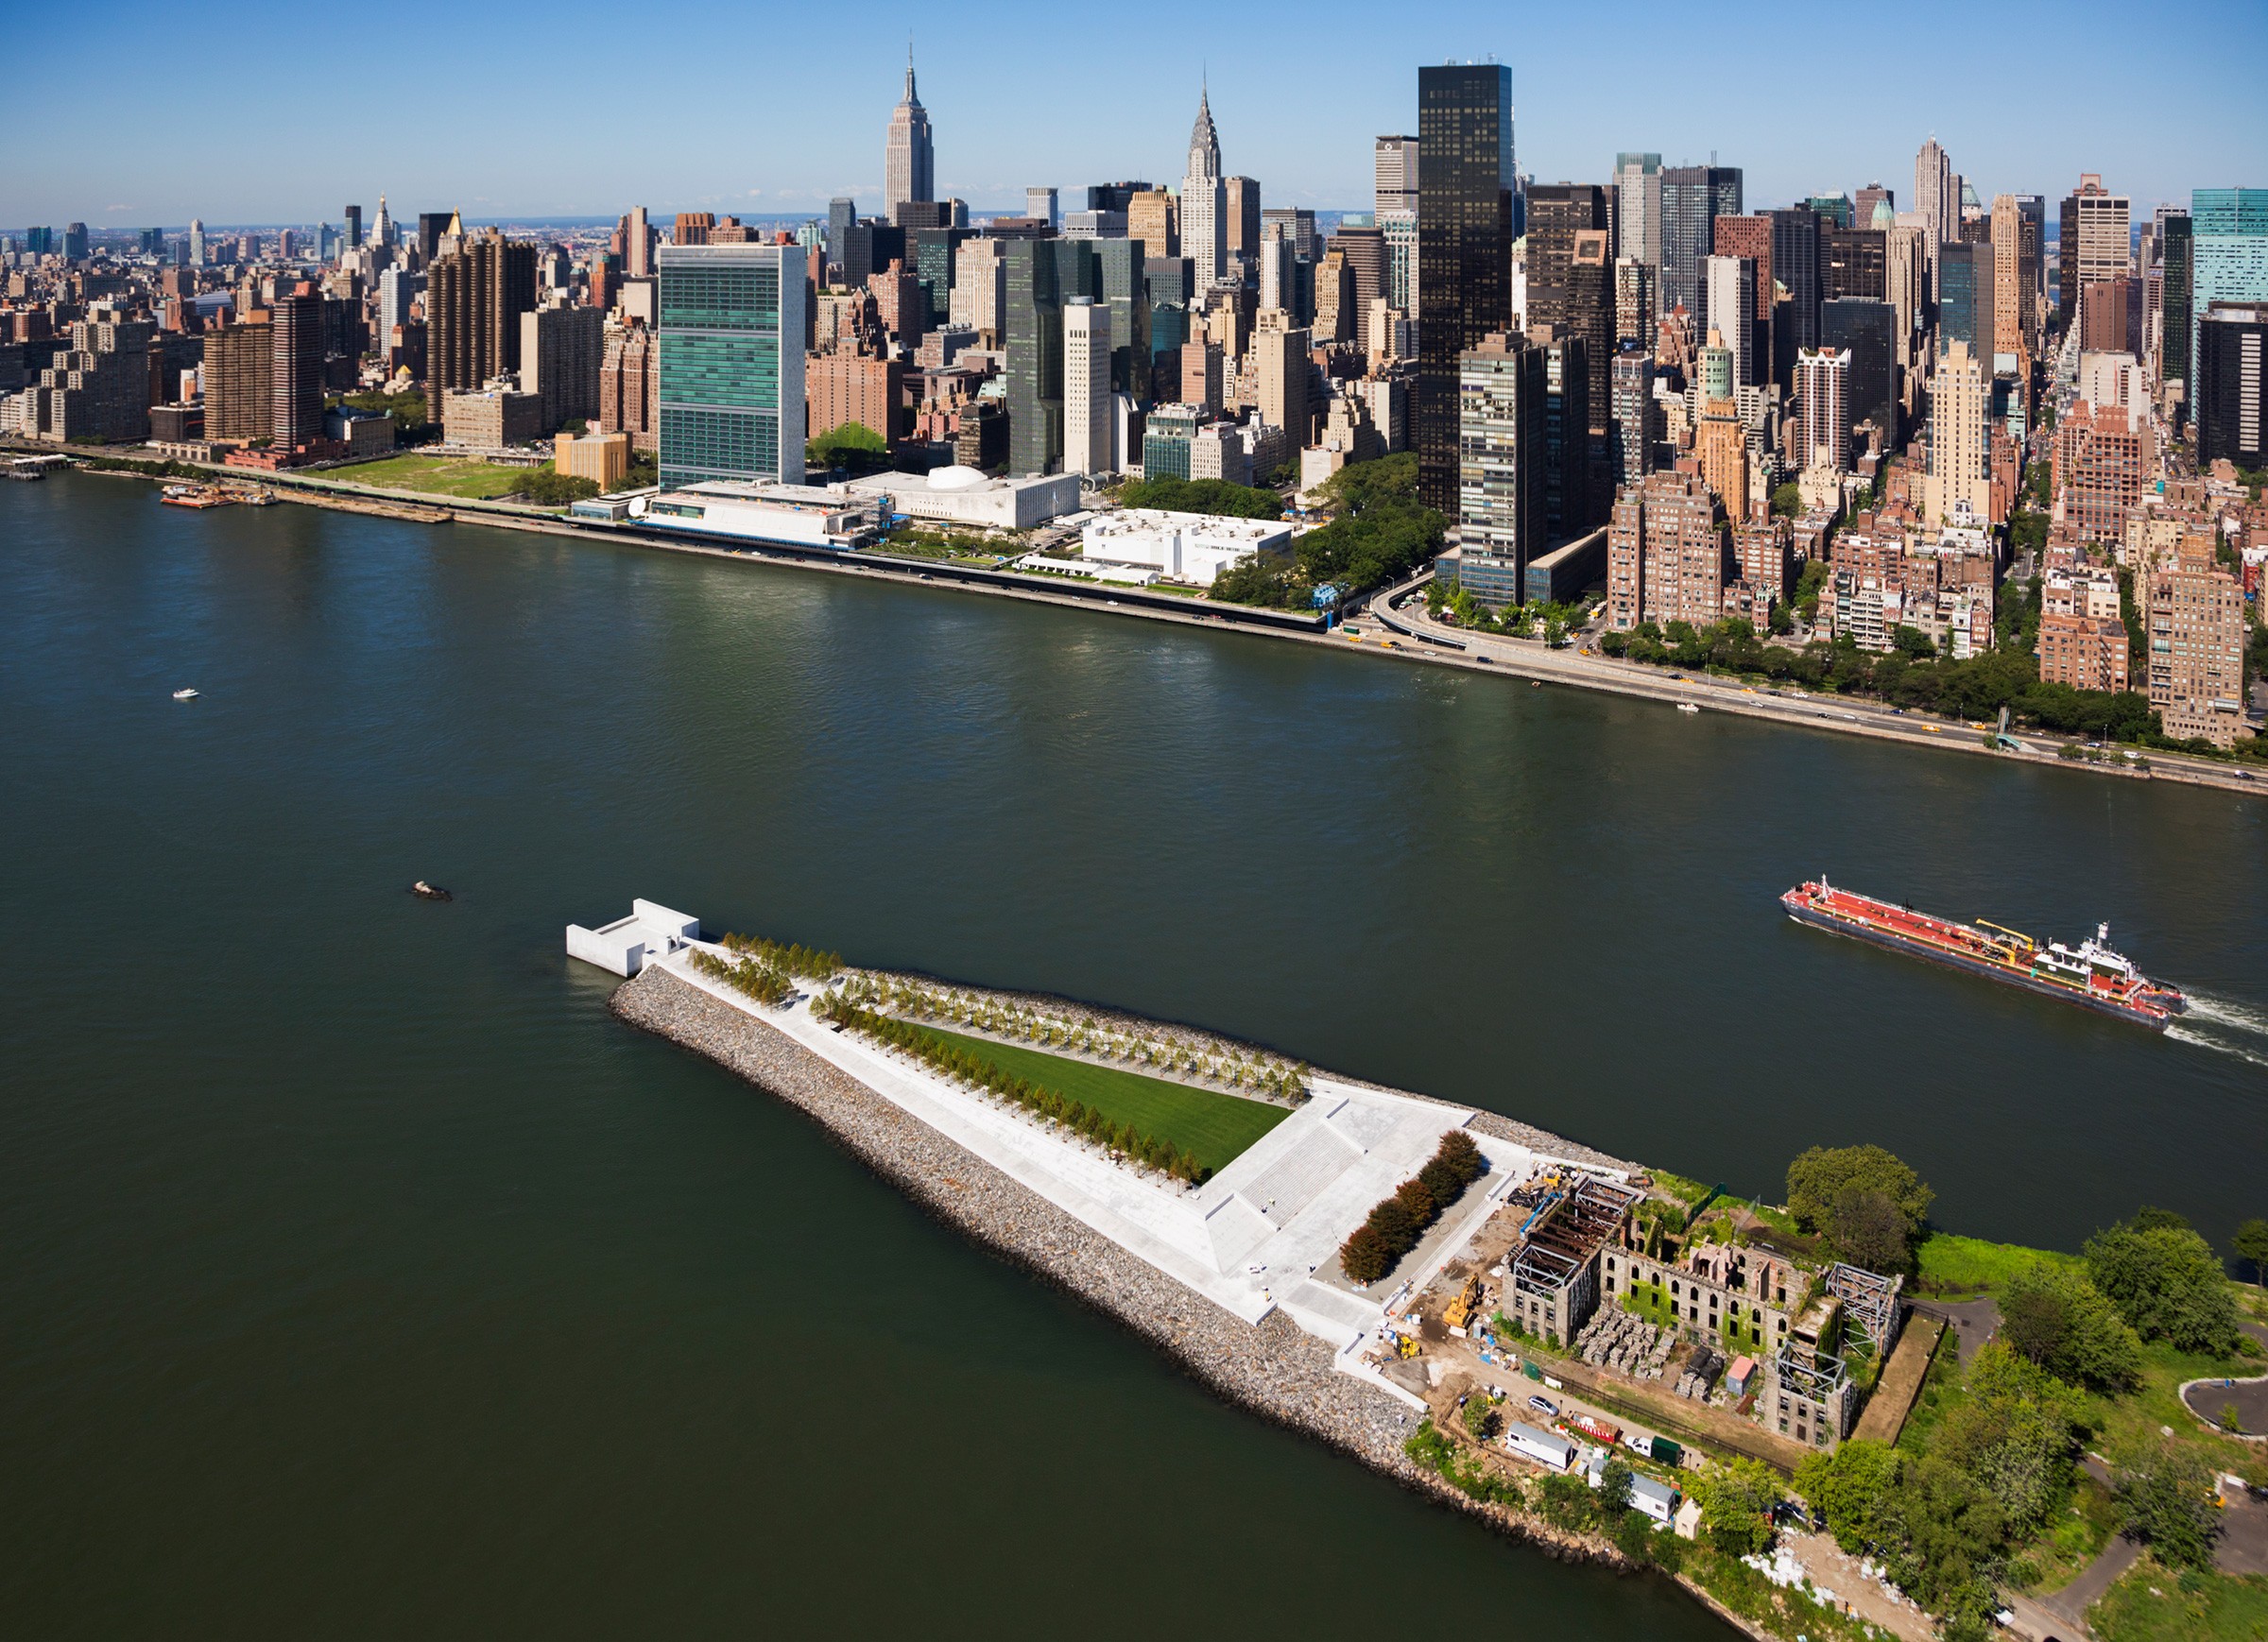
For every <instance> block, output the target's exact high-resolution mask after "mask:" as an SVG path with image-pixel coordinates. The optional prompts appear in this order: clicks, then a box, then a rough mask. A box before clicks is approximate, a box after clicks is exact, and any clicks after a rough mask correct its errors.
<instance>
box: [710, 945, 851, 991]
mask: <svg viewBox="0 0 2268 1642" xmlns="http://www.w3.org/2000/svg"><path fill="white" fill-rule="evenodd" d="M717 945H718V946H720V947H723V948H724V949H727V950H728V951H733V952H741V953H745V954H746V955H747V956H748V957H751V958H756V959H759V960H761V961H762V962H764V963H766V964H770V965H772V966H775V967H777V968H781V969H784V970H786V971H787V972H788V973H789V974H790V975H801V976H804V977H805V978H807V979H809V980H813V981H824V980H826V979H827V978H828V977H829V976H831V975H833V974H834V973H835V972H836V971H837V970H839V969H840V968H842V966H843V955H842V954H841V953H840V952H822V951H820V950H818V949H816V948H813V947H806V946H803V945H801V944H797V945H795V946H788V947H783V946H782V945H781V944H780V943H779V942H778V941H767V940H765V938H764V937H763V936H762V935H731V934H729V935H726V936H725V937H724V938H723V939H722V940H720V941H719V942H717Z"/></svg>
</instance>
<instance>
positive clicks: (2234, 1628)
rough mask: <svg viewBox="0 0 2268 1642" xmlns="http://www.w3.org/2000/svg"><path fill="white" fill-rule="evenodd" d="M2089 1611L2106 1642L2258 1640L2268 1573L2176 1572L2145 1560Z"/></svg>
mask: <svg viewBox="0 0 2268 1642" xmlns="http://www.w3.org/2000/svg"><path fill="white" fill-rule="evenodd" d="M2154 1589H2155V1590H2156V1592H2157V1593H2158V1594H2157V1595H2156V1596H2153V1595H2151V1592H2152V1591H2153V1590H2154ZM2088 1620H2089V1622H2090V1623H2091V1624H2092V1625H2093V1626H2094V1631H2095V1634H2096V1635H2097V1636H2100V1637H2101V1638H2103V1642H2257V1639H2258V1638H2259V1637H2262V1636H2268V1579H2261V1578H2260V1577H2259V1576H2258V1575H2257V1574H2256V1575H2252V1576H2249V1577H2245V1578H2235V1577H2232V1576H2230V1575H2227V1574H2208V1573H2197V1572H2194V1571H2191V1572H2188V1573H2181V1574H2174V1573H2171V1572H2169V1571H2168V1570H2166V1569H2165V1568H2162V1567H2160V1566H2158V1565H2157V1564H2156V1563H2154V1562H2150V1561H2148V1560H2144V1561H2142V1562H2139V1563H2137V1564H2135V1565H2134V1568H2133V1571H2132V1572H2130V1573H2128V1574H2127V1575H2126V1576H2125V1577H2124V1578H2123V1579H2122V1580H2120V1581H2119V1582H2118V1583H2117V1584H2115V1585H2113V1586H2111V1587H2110V1589H2109V1590H2108V1591H2107V1592H2105V1594H2104V1597H2103V1599H2102V1600H2101V1601H2100V1602H2097V1603H2096V1604H2095V1605H2094V1607H2092V1608H2091V1609H2089V1610H2088Z"/></svg>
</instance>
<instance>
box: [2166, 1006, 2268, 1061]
mask: <svg viewBox="0 0 2268 1642" xmlns="http://www.w3.org/2000/svg"><path fill="white" fill-rule="evenodd" d="M2191 1008H2192V1012H2193V1011H2194V1005H2192V1006H2191ZM2166 1035H2167V1036H2168V1037H2170V1038H2172V1039H2173V1041H2174V1042H2175V1043H2187V1044H2192V1045H2194V1046H2196V1047H2197V1048H2199V1049H2209V1050H2216V1051H2218V1052H2220V1053H2222V1054H2232V1055H2235V1056H2236V1057H2237V1059H2239V1060H2242V1061H2250V1062H2251V1063H2252V1064H2253V1065H2254V1066H2257V1067H2268V1054H2260V1053H2258V1052H2255V1051H2253V1050H2249V1049H2246V1048H2245V1047H2244V1046H2243V1045H2242V1044H2236V1043H2231V1042H2229V1041H2228V1039H2226V1038H2225V1037H2215V1036H2213V1035H2210V1034H2208V1033H2203V1032H2192V1031H2191V1030H2190V1029H2189V1028H2188V1027H2186V1026H2169V1027H2167V1028H2166Z"/></svg>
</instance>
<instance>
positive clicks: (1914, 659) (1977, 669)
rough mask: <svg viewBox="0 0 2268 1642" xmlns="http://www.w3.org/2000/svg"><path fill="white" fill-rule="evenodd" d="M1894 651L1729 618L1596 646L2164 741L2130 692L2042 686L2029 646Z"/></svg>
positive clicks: (1952, 711)
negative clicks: (1954, 652) (1963, 653)
mask: <svg viewBox="0 0 2268 1642" xmlns="http://www.w3.org/2000/svg"><path fill="white" fill-rule="evenodd" d="M1897 643H1898V648H1895V649H1893V650H1891V651H1889V652H1888V653H1887V654H1883V655H1873V654H1870V653H1868V652H1867V651H1864V650H1862V649H1860V648H1859V647H1858V644H1857V642H1856V641H1854V640H1852V639H1851V637H1850V636H1849V635H1848V634H1847V633H1846V634H1844V635H1842V636H1840V637H1839V638H1837V639H1835V640H1834V641H1831V642H1813V643H1811V644H1807V645H1805V646H1804V647H1803V648H1802V649H1800V650H1796V649H1792V648H1790V647H1789V646H1787V645H1785V644H1771V643H1766V642H1764V641H1762V640H1761V639H1759V638H1758V637H1757V634H1756V628H1755V625H1754V624H1752V623H1750V622H1748V621H1747V620H1745V619H1744V618H1742V617H1737V616H1736V617H1731V618H1728V619H1727V620H1726V621H1722V622H1718V623H1716V624H1713V625H1711V626H1708V627H1702V628H1695V627H1693V626H1692V625H1691V624H1688V623H1685V622H1672V623H1670V624H1668V626H1666V627H1659V626H1657V625H1656V624H1654V623H1651V622H1641V624H1639V625H1638V626H1637V627H1635V628H1633V629H1632V630H1631V631H1630V632H1627V633H1606V634H1603V635H1601V637H1600V639H1599V648H1600V649H1601V650H1602V651H1604V652H1605V653H1606V654H1607V655H1609V656H1623V657H1626V658H1628V659H1630V660H1633V661H1644V662H1648V663H1651V664H1653V665H1655V666H1663V667H1683V668H1701V667H1722V668H1724V669H1726V670H1727V671H1729V672H1733V673H1741V674H1761V675H1762V676H1764V677H1766V678H1773V679H1781V680H1786V681H1788V682H1792V683H1795V684H1799V685H1801V686H1803V687H1804V688H1805V689H1806V690H1827V691H1833V692H1835V693H1839V694H1846V695H1866V696H1873V697H1877V698H1879V699H1881V700H1882V701H1886V702H1888V703H1889V704H1890V705H1891V706H1893V707H1903V708H1909V709H1914V710H1920V711H1924V712H1941V713H1946V714H1948V715H1950V716H1954V717H1960V718H1971V719H1983V718H1992V717H1995V716H1996V715H1998V713H1999V712H2000V710H2001V709H2002V708H2003V707H2005V708H2007V709H2008V710H2009V711H2010V712H2011V713H2012V714H2013V715H2014V716H2015V717H2016V718H2017V719H2019V720H2020V721H2021V722H2023V723H2026V724H2031V725H2036V726H2038V727H2040V728H2042V729H2048V730H2056V731H2060V732H2063V733H2065V734H2080V735H2086V736H2088V737H2089V738H2091V739H2093V740H2096V741H2129V742H2138V741H2143V740H2146V739H2149V738H2154V737H2156V736H2157V735H2158V733H2159V730H2160V723H2159V720H2158V716H2157V715H2156V713H2154V712H2152V711H2151V710H2150V701H2149V698H2148V697H2147V696H2145V695H2143V694H2141V693H2139V692H2137V691H2132V690H2122V691H2116V692H2112V691H2103V690H2075V689H2073V688H2072V687H2071V686H2070V685H2068V684H2051V683H2047V682H2043V681H2042V680H2041V678H2040V676H2039V659H2038V658H2037V657H2036V656H2034V655H2033V654H2032V653H2031V651H2030V650H2029V649H2028V648H2015V647H2002V648H1995V649H1991V650H1987V651H1985V652H1984V654H1983V655H1981V656H1971V657H1969V658H1968V659H1967V660H1964V661H1954V660H1950V659H1944V658H1940V657H1938V656H1937V655H1936V646H1935V645H1934V644H1933V642H1932V641H1931V640H1930V637H1929V635H1928V634H1926V633H1923V632H1921V631H1919V630H1918V629H1916V628H1912V627H1900V628H1899V630H1898V635H1897Z"/></svg>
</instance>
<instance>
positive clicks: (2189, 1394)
mask: <svg viewBox="0 0 2268 1642" xmlns="http://www.w3.org/2000/svg"><path fill="white" fill-rule="evenodd" d="M2181 1400H2182V1401H2183V1402H2184V1403H2187V1404H2188V1405H2189V1410H2190V1412H2191V1413H2193V1414H2195V1415H2196V1416H2197V1417H2198V1418H2199V1419H2201V1420H2204V1421H2205V1422H2206V1423H2208V1425H2213V1426H2219V1425H2220V1424H2221V1411H2222V1409H2223V1408H2225V1407H2226V1406H2227V1405H2228V1404H2230V1403H2234V1404H2236V1405H2237V1422H2238V1428H2239V1429H2240V1430H2241V1431H2242V1432H2243V1433H2244V1434H2245V1435H2248V1436H2254V1437H2257V1436H2259V1435H2260V1434H2261V1433H2262V1432H2264V1431H2268V1375H2263V1376H2260V1377H2256V1378H2252V1379H2240V1380H2238V1381H2237V1382H2236V1383H2235V1384H2233V1385H2232V1384H2229V1383H2228V1382H2227V1381H2225V1380H2218V1379H2198V1380H2191V1382H2190V1383H2189V1384H2188V1385H2186V1386H2184V1387H2183V1388H2182V1392H2181Z"/></svg>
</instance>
